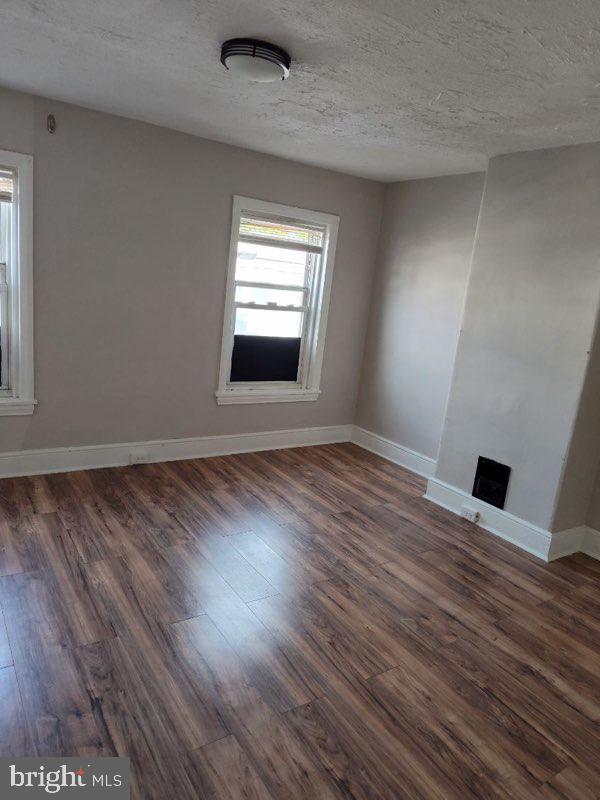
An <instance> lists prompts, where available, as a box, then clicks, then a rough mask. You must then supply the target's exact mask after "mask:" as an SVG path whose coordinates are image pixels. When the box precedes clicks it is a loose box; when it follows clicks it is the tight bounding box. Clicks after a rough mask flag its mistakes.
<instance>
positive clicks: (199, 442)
mask: <svg viewBox="0 0 600 800" xmlns="http://www.w3.org/2000/svg"><path fill="white" fill-rule="evenodd" d="M353 427H354V426H353V425H333V426H329V427H324V428H297V429H293V430H285V431H261V432H260V433H240V434H232V435H227V436H201V437H198V438H194V439H164V440H159V441H150V442H123V443H119V444H98V445H89V446H82V447H53V448H48V449H45V450H20V451H17V452H13V453H0V478H9V477H16V476H20V475H43V474H46V473H50V472H71V471H74V470H80V469H96V468H99V467H120V466H124V465H125V464H130V463H131V462H132V457H133V458H134V459H135V462H136V463H143V462H148V463H150V462H156V461H177V460H180V459H185V458H206V457H208V456H224V455H230V454H232V453H249V452H255V451H259V450H279V449H282V448H286V447H304V446H307V445H316V444H332V443H334V442H348V441H350V440H351V438H352V429H353Z"/></svg>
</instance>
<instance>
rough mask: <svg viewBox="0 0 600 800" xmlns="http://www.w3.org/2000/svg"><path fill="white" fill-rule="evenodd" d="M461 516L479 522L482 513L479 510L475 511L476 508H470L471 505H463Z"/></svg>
mask: <svg viewBox="0 0 600 800" xmlns="http://www.w3.org/2000/svg"><path fill="white" fill-rule="evenodd" d="M460 515H461V517H464V518H465V519H468V520H469V522H476V523H477V522H479V519H480V517H481V514H480V513H479V511H475V509H474V508H469V506H463V507H462V508H461V510H460Z"/></svg>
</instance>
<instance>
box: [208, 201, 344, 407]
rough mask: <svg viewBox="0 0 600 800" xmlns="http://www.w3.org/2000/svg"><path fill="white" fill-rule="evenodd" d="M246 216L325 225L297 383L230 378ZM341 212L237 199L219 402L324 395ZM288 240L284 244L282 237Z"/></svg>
mask: <svg viewBox="0 0 600 800" xmlns="http://www.w3.org/2000/svg"><path fill="white" fill-rule="evenodd" d="M243 215H247V216H257V217H260V216H261V215H264V216H266V217H278V218H283V219H286V220H289V221H290V222H302V223H308V224H311V225H319V226H323V228H324V230H325V235H324V239H323V252H322V254H321V257H320V263H319V266H318V270H317V272H318V274H315V275H313V279H312V281H311V292H310V297H309V303H308V305H309V311H308V312H307V313H306V315H305V328H306V331H303V337H302V347H301V356H300V358H301V363H300V369H299V376H298V381H297V382H288V381H285V382H284V381H282V382H265V381H261V382H257V383H246V382H244V383H230V382H229V376H230V374H231V356H232V352H233V341H234V339H233V337H234V326H235V270H236V263H237V250H238V238H239V228H240V219H241V217H242V216H243ZM338 225H339V217H337V216H335V215H334V214H325V213H323V212H321V211H310V210H308V209H305V208H296V207H295V206H285V205H281V204H280V203H269V202H267V201H265V200H255V199H253V198H250V197H240V196H239V195H235V196H234V198H233V212H232V216H231V240H230V247H229V265H228V270H227V288H226V292H225V315H224V320H223V337H222V344H221V360H220V365H219V384H218V388H217V391H216V398H217V403H218V404H219V405H231V404H236V403H286V402H287V403H290V402H299V401H307V400H308V401H310V400H317V399H318V398H319V395H320V394H321V370H322V367H323V351H324V347H325V333H326V329H327V315H328V312H329V300H330V295H331V282H332V279H333V263H334V258H335V250H336V245H337V234H338ZM282 245H284V243H283V242H282Z"/></svg>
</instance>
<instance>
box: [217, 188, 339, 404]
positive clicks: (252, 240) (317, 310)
mask: <svg viewBox="0 0 600 800" xmlns="http://www.w3.org/2000/svg"><path fill="white" fill-rule="evenodd" d="M338 221H339V220H338V217H336V216H333V215H331V214H323V213H321V212H317V211H307V210H305V209H300V208H294V207H290V206H282V205H279V204H276V203H267V202H263V201H260V200H251V199H249V198H246V197H235V198H234V202H233V219H232V231H231V248H230V255H229V273H228V279H227V292H226V301H225V320H224V325H223V342H222V350H221V365H220V375H219V387H218V390H217V402H218V403H219V404H228V403H270V402H271V403H277V402H284V401H295V400H316V399H317V398H318V396H319V394H320V379H321V365H322V361H323V347H324V343H325V328H326V324H327V310H328V306H329V294H330V289H331V279H332V271H333V258H334V254H335V246H336V239H337V228H338Z"/></svg>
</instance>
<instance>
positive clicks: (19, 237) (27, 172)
mask: <svg viewBox="0 0 600 800" xmlns="http://www.w3.org/2000/svg"><path fill="white" fill-rule="evenodd" d="M0 166H2V167H8V168H9V169H11V170H14V171H15V172H16V174H17V181H16V192H15V198H14V201H13V202H14V203H15V209H16V214H14V215H13V228H12V236H11V240H12V242H13V247H12V252H11V259H10V264H7V273H8V274H7V282H8V286H9V297H8V303H9V309H8V314H9V385H10V389H9V390H7V391H6V392H2V393H0V417H1V416H21V415H26V414H33V410H34V408H35V405H36V401H35V399H34V387H33V156H30V155H25V154H23V153H14V152H12V151H10V150H0ZM15 243H17V246H16V247H15V246H14V245H15Z"/></svg>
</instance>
